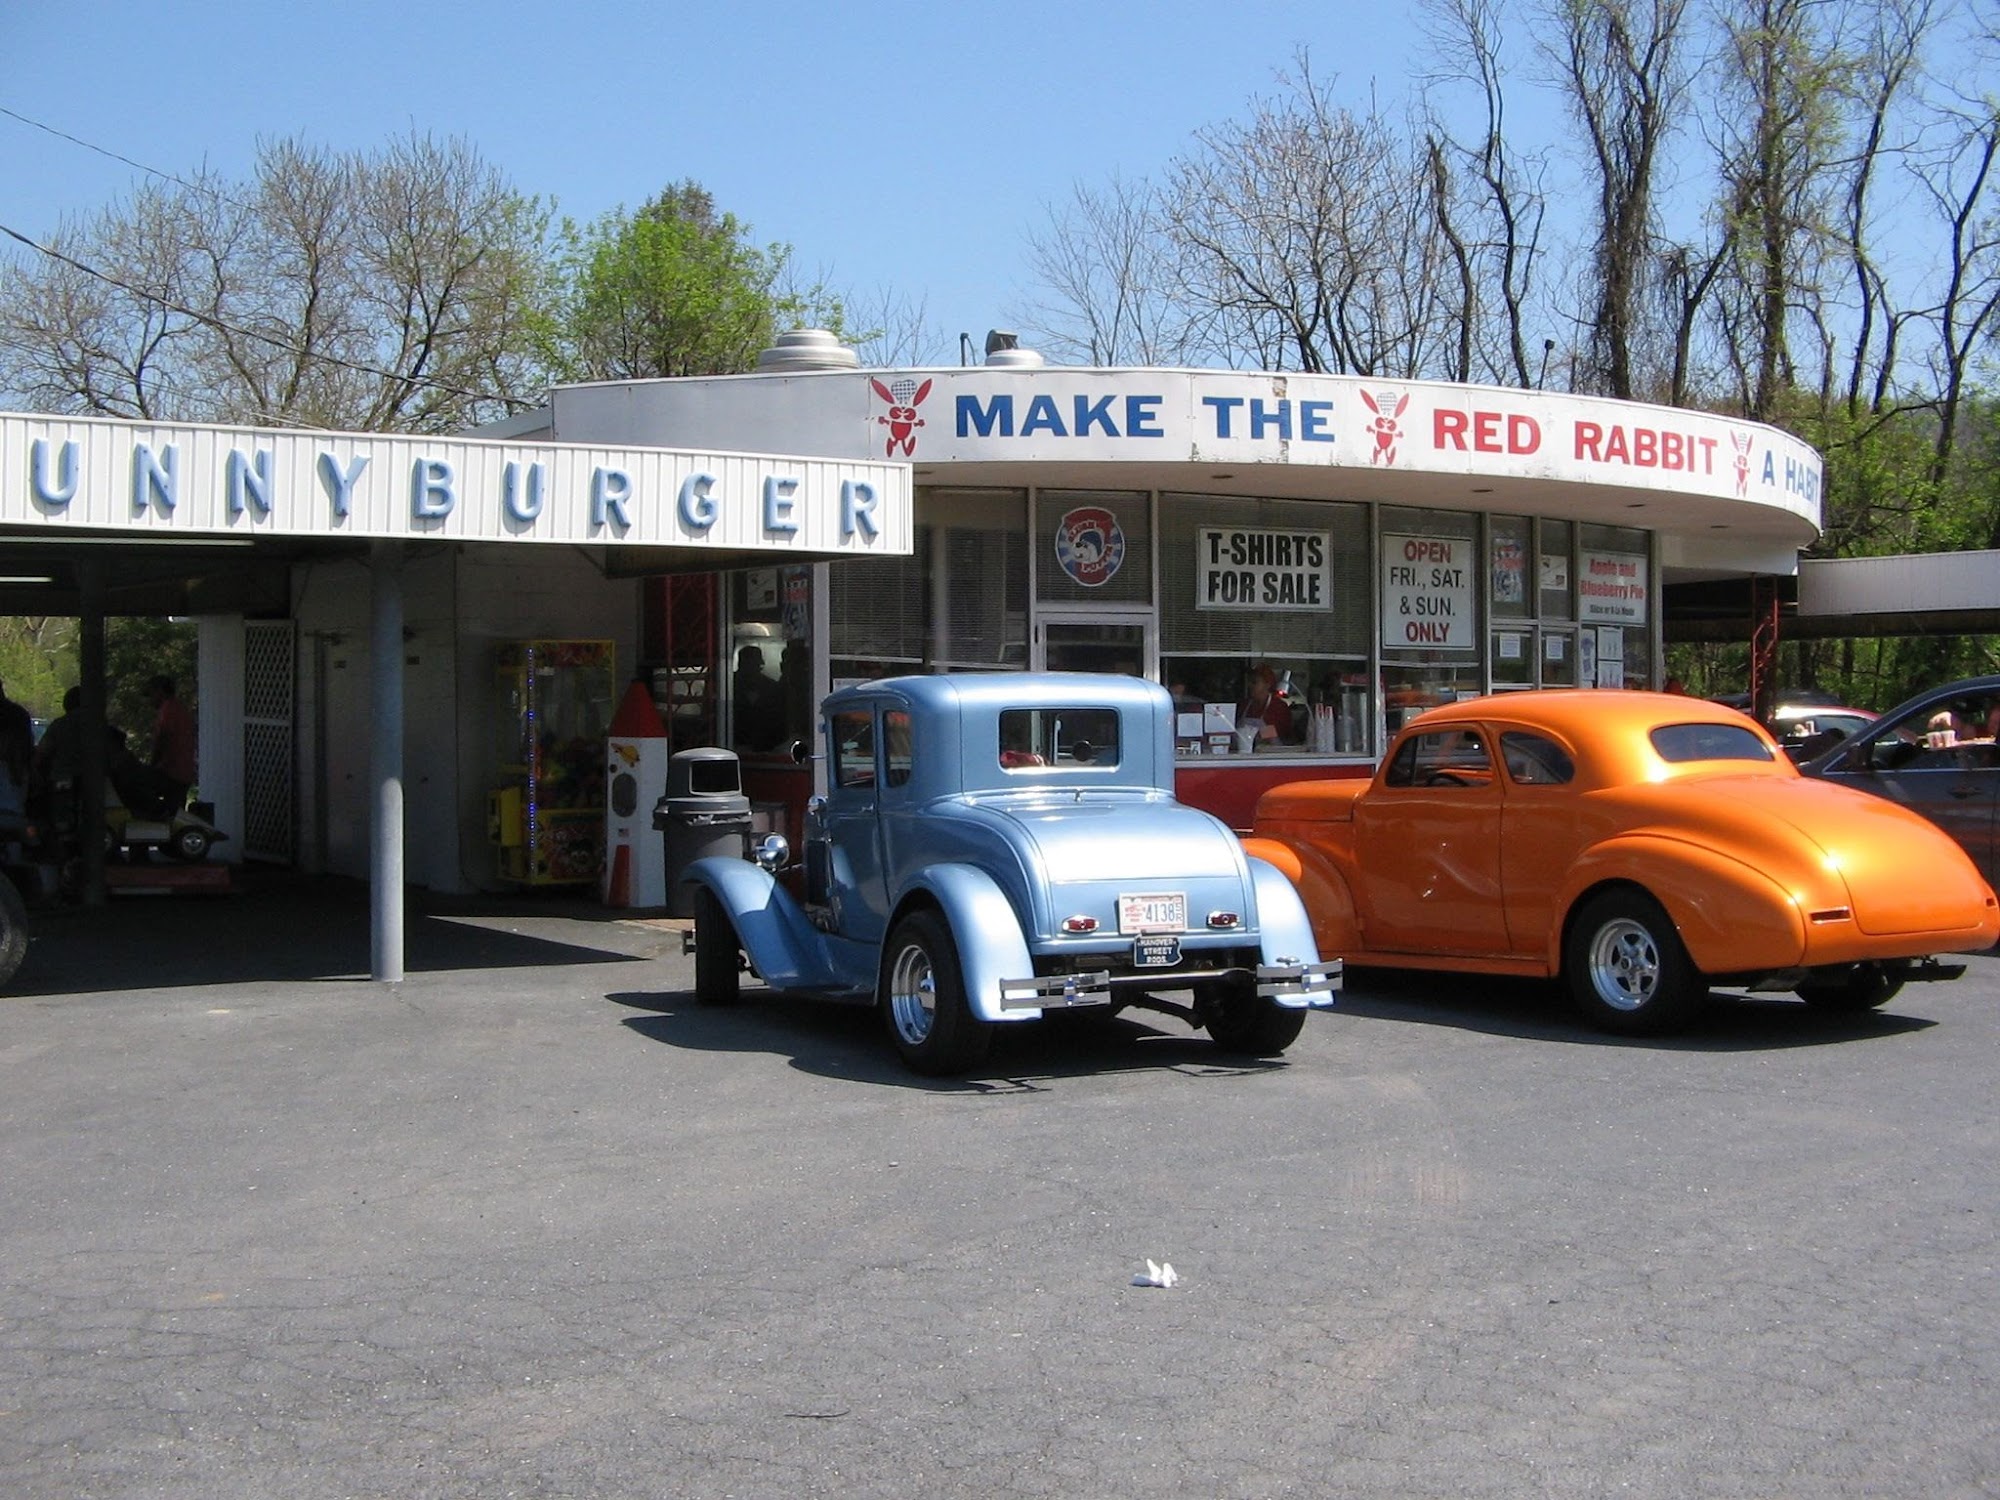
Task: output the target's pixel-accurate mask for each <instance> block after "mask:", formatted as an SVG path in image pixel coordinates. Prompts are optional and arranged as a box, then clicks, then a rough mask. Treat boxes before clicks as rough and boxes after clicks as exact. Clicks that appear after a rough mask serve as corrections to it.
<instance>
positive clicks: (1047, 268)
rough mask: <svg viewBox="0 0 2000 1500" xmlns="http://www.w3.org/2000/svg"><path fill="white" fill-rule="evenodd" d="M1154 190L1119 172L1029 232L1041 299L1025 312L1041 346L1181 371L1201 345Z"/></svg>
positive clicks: (1074, 357) (1092, 360) (1076, 359)
mask: <svg viewBox="0 0 2000 1500" xmlns="http://www.w3.org/2000/svg"><path fill="white" fill-rule="evenodd" d="M1169 255H1170V246H1169V243H1168V241H1167V238H1166V235H1165V231H1164V229H1163V226H1162V224H1161V222H1160V215H1159V211H1158V205H1157V202H1156V195H1155V193H1154V190H1153V189H1152V188H1150V187H1147V186H1145V185H1143V184H1140V183H1135V182H1131V181H1128V180H1126V179H1124V178H1121V177H1118V176H1116V175H1114V176H1113V177H1112V178H1111V179H1110V180H1109V181H1108V182H1107V183H1106V184H1105V185H1104V186H1103V187H1101V188H1093V187H1088V186H1086V185H1084V184H1082V183H1078V184H1076V185H1075V186H1074V187H1073V188H1072V189H1071V193H1070V198H1069V201H1068V202H1067V203H1065V204H1063V205H1061V206H1060V207H1055V206H1050V207H1048V208H1047V209H1046V210H1045V223H1044V225H1043V226H1042V227H1041V228H1040V229H1038V230H1035V231H1032V232H1031V233H1030V234H1029V235H1028V263H1029V266H1030V269H1032V270H1033V271H1034V273H1035V274H1036V276H1037V277H1038V278H1039V280H1040V283H1041V286H1042V289H1043V293H1042V296H1041V297H1040V298H1039V299H1037V300H1035V301H1033V302H1032V303H1030V305H1029V306H1028V307H1027V308H1025V309H1024V310H1023V313H1024V315H1023V316H1022V318H1021V321H1022V322H1023V323H1024V324H1026V325H1027V326H1028V327H1030V328H1031V329H1032V331H1033V334H1034V337H1035V339H1036V341H1037V344H1038V346H1039V347H1040V348H1042V349H1043V350H1045V351H1046V352H1048V353H1050V354H1053V355H1055V356H1056V357H1058V358H1060V359H1063V360H1066V361H1068V362H1070V363H1074V364H1087V365H1141V364H1176V363H1183V362H1186V361H1188V360H1189V359H1190V358H1192V357H1193V356H1194V355H1195V353H1196V351H1197V350H1198V349H1199V348H1200V346H1201V339H1200V336H1199V332H1198V328H1199V323H1200V318H1199V315H1198V314H1192V313H1191V312H1190V311H1189V310H1188V309H1187V308H1186V307H1185V306H1184V304H1182V303H1180V302H1178V301H1176V300H1175V298H1174V296H1173V295H1172V291H1173V287H1174V285H1175V278H1174V273H1173V268H1172V265H1171V263H1170V260H1169Z"/></svg>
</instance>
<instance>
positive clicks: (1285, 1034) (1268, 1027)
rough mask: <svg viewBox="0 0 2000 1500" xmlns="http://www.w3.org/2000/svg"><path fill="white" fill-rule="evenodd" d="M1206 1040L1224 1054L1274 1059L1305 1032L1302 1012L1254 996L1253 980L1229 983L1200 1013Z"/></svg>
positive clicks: (1262, 997) (1259, 996) (1303, 1013)
mask: <svg viewBox="0 0 2000 1500" xmlns="http://www.w3.org/2000/svg"><path fill="white" fill-rule="evenodd" d="M1204 1016H1205V1019H1204V1021H1203V1024H1204V1025H1205V1026H1206V1027H1207V1028H1208V1038H1209V1040H1210V1041H1212V1042H1214V1043H1215V1045H1216V1046H1218V1047H1220V1048H1221V1049H1222V1050H1223V1051H1225V1052H1235V1053H1240V1054H1241V1055H1243V1056H1245V1057H1276V1056H1278V1055H1279V1054H1280V1053H1282V1052H1283V1051H1284V1050H1285V1049H1286V1048H1287V1047H1289V1046H1291V1045H1292V1043H1293V1042H1296V1041H1297V1040H1298V1039H1299V1033H1300V1032H1302V1031H1304V1030H1305V1025H1306V1012H1305V1011H1304V1010H1303V1009H1294V1008H1293V1007H1292V1006H1289V1005H1280V1004H1279V1003H1278V1002H1277V1001H1275V1000H1273V999H1270V998H1269V997H1268V996H1264V995H1259V994H1258V993H1257V981H1256V980H1254V979H1241V980H1236V981H1233V982H1232V983H1231V984H1230V985H1229V987H1228V989H1227V990H1226V991H1225V992H1224V993H1222V994H1219V995H1217V996H1215V998H1214V999H1212V1000H1211V1001H1210V1002H1209V1003H1208V1005H1207V1007H1206V1008H1205V1010H1204Z"/></svg>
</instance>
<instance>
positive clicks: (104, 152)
mask: <svg viewBox="0 0 2000 1500" xmlns="http://www.w3.org/2000/svg"><path fill="white" fill-rule="evenodd" d="M0 115H5V116H7V118H8V119H10V120H19V121H20V122H21V123H22V124H23V125H28V126H32V127H33V128H34V129H36V130H40V131H44V132H46V133H47V134H49V135H52V136H55V137H56V138H57V139H58V140H64V141H68V142H69V143H70V144H71V145H72V146H81V147H83V149H84V150H86V151H95V152H96V153H97V154H98V155H99V156H108V157H110V158H111V160H113V161H122V162H123V163H125V165H126V166H128V167H132V168H134V169H136V170H138V171H141V172H144V173H145V174H146V175H147V176H149V177H164V178H165V179H166V180H167V181H168V182H178V183H179V184H180V185H181V186H182V187H184V188H188V189H190V190H191V191H193V192H197V193H207V194H208V195H209V196H210V197H213V198H224V199H227V198H228V194H226V193H219V192H217V191H216V190H215V189H214V188H212V187H203V186H202V185H201V184H200V183H198V182H189V181H188V180H187V179H186V178H185V177H176V176H175V175H174V174H173V173H172V172H163V171H161V170H160V169H159V168H158V167H149V166H147V165H146V164H145V163H144V162H142V161H134V160H133V159H132V158H131V157H129V156H121V155H119V153H118V152H116V151H113V150H111V149H110V148H109V147H106V146H99V145H95V144H93V143H92V142H90V141H86V140H85V139H83V137H82V136H76V135H71V134H70V133H69V132H68V131H67V130H58V129H56V128H55V126H53V125H45V124H43V123H42V122H41V121H40V120H32V119H30V118H28V116H26V115H24V114H22V113H21V112H20V111H19V110H13V109H9V108H7V106H6V105H4V104H0ZM238 206H239V207H241V205H240V204H239V205H238Z"/></svg>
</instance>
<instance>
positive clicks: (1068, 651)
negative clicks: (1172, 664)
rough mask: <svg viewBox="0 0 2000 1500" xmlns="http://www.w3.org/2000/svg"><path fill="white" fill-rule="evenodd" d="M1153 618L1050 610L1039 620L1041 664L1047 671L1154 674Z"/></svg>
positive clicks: (1037, 656)
mask: <svg viewBox="0 0 2000 1500" xmlns="http://www.w3.org/2000/svg"><path fill="white" fill-rule="evenodd" d="M1158 650H1159V648H1158V646H1157V644H1156V643H1155V641H1154V638H1153V620H1152V616H1150V615H1146V616H1137V617H1135V616H1132V615H1105V614H1099V613H1095V612H1089V613H1086V612H1081V611H1079V612H1075V613H1069V612H1057V611H1054V610H1044V611H1043V612H1042V613H1041V615H1040V616H1039V618H1037V620H1036V622H1035V663H1034V664H1035V666H1036V668H1037V669H1039V670H1041V671H1044V672H1122V673H1124V674H1125V675H1127V676H1129V677H1145V678H1152V677H1154V676H1155V675H1157V672H1158V668H1159V661H1158Z"/></svg>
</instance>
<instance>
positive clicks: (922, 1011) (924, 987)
mask: <svg viewBox="0 0 2000 1500" xmlns="http://www.w3.org/2000/svg"><path fill="white" fill-rule="evenodd" d="M889 1023H890V1024H891V1025H892V1026H894V1027H895V1028H896V1035H897V1036H898V1037H900V1038H901V1039H902V1040H903V1041H904V1042H905V1043H906V1044H908V1045H909V1046H912V1047H921V1046H922V1045H923V1044H924V1043H925V1042H926V1041H928V1040H929V1039H930V1034H931V1029H932V1028H933V1027H934V1026H936V1025H937V974H936V971H935V970H933V969H932V967H931V956H930V954H928V953H926V952H925V951H924V950H923V947H922V946H921V945H920V944H917V943H910V944H908V945H906V946H905V947H904V948H903V949H902V950H901V951H900V952H898V953H897V954H896V961H895V963H894V964H893V965H891V966H890V970H889Z"/></svg>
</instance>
